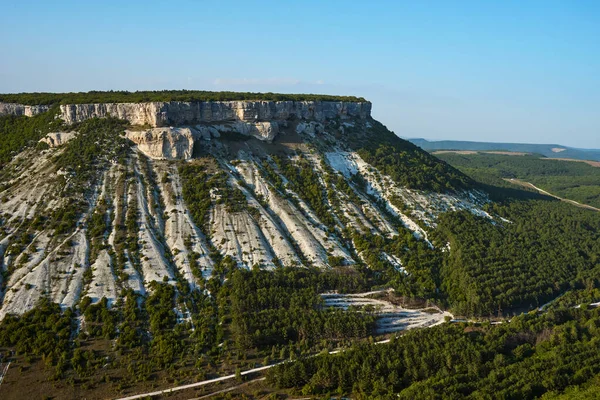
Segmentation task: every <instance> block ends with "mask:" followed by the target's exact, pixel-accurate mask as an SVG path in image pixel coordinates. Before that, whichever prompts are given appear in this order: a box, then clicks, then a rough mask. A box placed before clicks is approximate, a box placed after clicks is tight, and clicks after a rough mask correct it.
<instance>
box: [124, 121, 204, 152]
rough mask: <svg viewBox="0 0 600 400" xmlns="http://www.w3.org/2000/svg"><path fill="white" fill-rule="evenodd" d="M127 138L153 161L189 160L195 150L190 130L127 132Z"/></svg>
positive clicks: (170, 129)
mask: <svg viewBox="0 0 600 400" xmlns="http://www.w3.org/2000/svg"><path fill="white" fill-rule="evenodd" d="M126 135H127V138H128V139H129V140H131V141H132V142H133V143H135V144H136V145H137V146H138V149H139V150H140V151H141V152H143V153H144V154H146V155H147V156H148V157H150V158H153V159H157V160H160V159H168V160H173V159H182V160H189V159H190V158H191V157H192V152H193V150H194V134H193V133H192V131H191V130H190V128H153V129H148V130H143V131H126Z"/></svg>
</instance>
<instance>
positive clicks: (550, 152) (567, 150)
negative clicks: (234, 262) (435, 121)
mask: <svg viewBox="0 0 600 400" xmlns="http://www.w3.org/2000/svg"><path fill="white" fill-rule="evenodd" d="M408 140H409V141H410V142H411V143H414V144H416V145H417V146H419V147H421V148H422V149H425V150H427V151H435V150H471V151H511V152H523V153H532V154H541V155H543V156H545V157H549V158H573V159H576V160H594V161H600V150H598V149H577V148H573V147H568V146H561V145H558V144H526V143H493V142H468V141H462V140H440V141H429V140H425V139H408Z"/></svg>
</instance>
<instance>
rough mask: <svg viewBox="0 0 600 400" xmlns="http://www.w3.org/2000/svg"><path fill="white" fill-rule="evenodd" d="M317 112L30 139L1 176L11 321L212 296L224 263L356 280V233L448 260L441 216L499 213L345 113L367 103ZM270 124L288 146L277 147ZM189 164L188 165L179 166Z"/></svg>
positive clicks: (89, 123)
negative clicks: (51, 310) (175, 289)
mask: <svg viewBox="0 0 600 400" xmlns="http://www.w3.org/2000/svg"><path fill="white" fill-rule="evenodd" d="M294 104H295V103H294ZM75 107H78V106H75ZM84 107H85V105H84ZM170 107H171V108H173V107H174V106H173V103H171V105H170ZM244 107H245V105H244ZM249 107H250V108H252V107H254V105H253V104H249ZM259 107H263V108H264V107H265V106H264V105H262V104H261V105H259ZM269 107H271V106H270V105H267V108H269ZM278 107H279V106H278V105H277V104H275V106H274V108H273V109H275V110H277V109H278ZM286 107H288V108H289V106H286ZM294 107H295V105H292V108H291V109H294ZM305 107H307V106H306V105H304V104H303V105H302V110H304V109H307V110H308V111H307V112H308V114H306V115H305V116H304V117H300V118H297V119H294V117H293V116H292V117H291V118H292V119H290V116H287V119H285V120H281V119H273V120H268V121H259V122H254V120H253V119H252V122H247V121H243V120H238V121H227V120H226V121H211V122H210V123H209V124H207V123H202V122H201V124H200V125H191V126H188V127H186V128H150V129H147V128H135V127H134V128H133V130H132V128H127V126H126V125H124V124H125V123H126V122H120V121H119V120H115V119H111V118H106V119H96V118H92V119H85V117H83V118H82V117H76V118H74V119H75V120H81V121H82V122H78V123H75V124H71V125H69V126H67V125H65V126H64V127H62V128H63V130H68V131H71V132H75V134H72V135H70V136H68V137H69V138H71V139H70V140H69V141H67V142H66V143H64V144H62V145H57V146H54V142H51V141H48V140H47V141H46V142H40V144H38V145H36V146H35V148H34V146H33V144H34V143H35V142H34V141H31V142H30V143H29V145H28V146H25V147H24V151H23V152H22V153H21V154H19V155H18V156H16V157H15V158H14V159H13V160H12V161H11V162H9V163H8V164H7V165H6V166H5V167H3V169H2V182H3V190H2V192H1V193H0V196H1V198H2V204H0V212H1V214H2V215H3V218H2V237H1V242H0V243H2V246H1V250H2V251H1V252H0V255H1V258H0V260H1V261H2V268H3V270H4V271H5V273H4V274H3V291H2V293H3V301H2V308H1V311H0V313H1V316H4V315H6V314H9V313H18V314H20V313H23V312H25V311H27V310H29V309H31V308H32V307H33V306H34V305H35V304H36V302H37V301H38V300H39V299H40V298H42V297H49V298H50V299H51V300H52V301H53V302H57V303H59V304H61V306H62V307H73V306H75V305H77V303H78V302H79V301H80V299H81V298H83V297H85V296H89V297H90V298H91V301H92V304H94V303H96V302H98V301H100V299H102V298H103V297H105V298H107V299H108V301H109V303H108V304H109V305H111V304H114V303H116V302H118V301H119V298H120V297H121V296H120V295H119V293H120V292H122V291H123V290H127V289H131V290H133V291H134V292H136V293H139V294H144V293H146V292H147V290H149V284H150V283H151V282H152V281H158V282H162V281H164V282H169V283H171V284H173V285H175V284H176V283H177V282H185V283H187V284H188V285H189V286H190V287H192V288H194V287H198V286H202V285H203V283H202V282H203V281H204V280H205V279H208V278H210V276H211V275H212V269H213V268H214V265H215V263H216V262H218V260H219V259H221V258H222V257H229V258H231V259H232V260H234V261H235V263H236V264H237V265H238V266H239V267H243V268H251V267H252V266H260V267H261V268H266V269H273V268H276V267H277V266H315V267H319V268H332V267H337V266H344V267H348V268H351V267H352V266H353V265H356V264H357V263H358V264H364V263H365V262H364V261H363V258H364V255H362V254H358V253H357V251H356V249H355V245H354V244H353V241H352V236H353V234H354V232H356V233H368V234H372V235H379V236H382V237H393V236H397V235H398V234H399V230H401V231H407V232H411V233H412V234H413V235H414V237H415V238H416V239H419V240H423V241H424V242H426V243H428V245H429V246H431V247H433V246H434V244H432V243H431V242H430V241H429V240H428V239H427V237H428V236H427V230H428V229H430V228H431V227H434V226H435V223H436V222H435V221H436V218H437V216H438V215H439V213H441V212H444V211H448V210H454V209H456V210H458V209H468V210H471V211H472V212H474V213H477V214H478V215H487V213H485V212H484V211H482V210H481V209H480V207H481V206H482V205H483V204H485V203H486V202H487V199H486V196H485V194H484V193H482V192H479V191H477V190H475V189H472V188H471V186H470V185H471V181H470V180H469V179H468V178H466V177H465V176H464V175H462V174H460V173H459V172H458V171H456V170H455V169H453V168H452V167H450V166H448V165H447V164H445V163H443V162H441V161H439V160H437V159H436V158H434V157H432V156H430V155H428V154H427V153H425V152H423V151H422V150H420V149H419V148H417V147H415V146H413V145H411V144H409V143H407V142H405V141H403V140H401V139H399V138H397V137H396V136H395V135H394V134H393V133H391V132H389V131H387V129H386V128H385V127H384V126H383V125H381V124H379V123H377V122H376V121H373V120H372V119H371V118H370V117H369V116H368V114H364V113H362V111H360V112H357V113H355V114H354V113H353V111H351V113H353V114H346V110H354V109H357V110H360V103H358V106H355V105H353V104H348V105H344V106H343V107H342V108H340V109H337V108H330V109H331V110H332V111H325V110H327V109H328V107H329V105H328V104H326V103H320V104H317V109H318V108H321V109H323V110H324V113H323V114H320V112H319V113H315V111H311V109H310V107H311V106H310V104H309V105H308V108H305ZM353 107H354V108H353ZM139 109H143V107H140V108H139ZM82 110H84V108H82ZM213 110H214V107H213ZM259 110H260V109H259ZM71 111H73V109H71ZM53 112H55V111H48V112H47V113H53ZM78 112H79V110H78V109H77V108H76V109H75V113H76V114H77V113H78ZM81 112H83V111H81ZM259 112H260V111H259ZM219 113H221V114H223V113H225V114H227V112H226V111H225V112H224V111H223V110H221V111H219ZM328 113H329V114H328ZM332 113H338V115H336V116H333V114H332ZM44 115H46V114H44V113H43V114H40V116H44ZM63 115H64V113H63ZM82 115H84V114H82ZM85 115H87V114H85ZM94 115H95V114H94ZM107 115H108V113H107ZM128 115H129V117H130V118H132V119H133V120H138V119H139V118H138V117H137V116H135V115H131V114H128ZM213 115H214V114H213ZM219 115H220V114H219ZM242 115H243V114H242ZM274 115H275V116H277V113H275V114H274ZM90 116H92V115H90ZM172 116H173V115H171V116H168V118H171V117H172ZM3 118H4V119H6V120H7V122H6V126H10V124H11V123H12V124H17V123H19V124H20V123H21V121H29V120H28V119H27V118H28V117H17V118H16V119H15V117H12V116H9V117H3ZM19 118H20V119H19ZM33 118H38V117H37V116H36V117H33ZM252 118H253V117H252ZM9 119H10V120H9ZM47 121H48V122H47V123H48V127H53V128H56V126H55V125H56V122H55V120H53V119H47ZM196 122H198V121H196ZM267 125H270V126H271V127H275V126H276V128H275V130H276V135H275V134H272V133H268V134H267V135H266V137H265V135H264V133H265V131H263V130H261V129H262V127H264V126H267ZM125 128H127V129H128V130H127V131H126V132H124V130H125ZM7 129H9V128H7ZM48 129H50V128H48ZM40 132H41V133H40V134H39V135H38V136H42V134H43V133H44V132H43V131H40ZM52 135H54V136H53V137H57V135H56V134H51V135H49V136H52ZM6 137H7V138H8V136H6ZM63 137H67V136H65V135H64V134H63ZM126 137H127V138H130V139H131V140H133V141H134V142H131V141H129V140H128V139H126ZM36 138H37V137H35V138H33V139H36ZM264 139H267V140H270V141H271V143H269V142H268V141H267V142H265V141H264ZM47 142H49V143H53V147H49V146H48V145H47ZM21 147H22V146H21ZM192 155H193V159H192ZM177 159H187V160H188V161H187V162H184V161H169V160H177ZM369 161H370V162H371V164H369ZM431 189H433V190H437V191H440V190H445V191H446V193H434V192H430V190H431ZM490 218H491V217H490ZM382 257H383V256H382ZM396 257H402V258H404V257H409V256H406V255H404V254H400V253H399V254H396ZM366 265H367V266H368V263H366ZM408 272H409V273H410V272H411V271H408Z"/></svg>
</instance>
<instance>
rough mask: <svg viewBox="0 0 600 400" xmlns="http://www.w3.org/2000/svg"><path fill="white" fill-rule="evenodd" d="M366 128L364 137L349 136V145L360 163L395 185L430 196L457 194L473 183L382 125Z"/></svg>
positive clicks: (353, 134)
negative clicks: (370, 167)
mask: <svg viewBox="0 0 600 400" xmlns="http://www.w3.org/2000/svg"><path fill="white" fill-rule="evenodd" d="M370 124H371V127H370V128H367V131H366V134H362V135H361V134H359V133H356V132H351V133H350V134H349V137H348V140H349V143H350V145H351V147H352V148H354V149H355V150H356V151H357V152H358V154H359V155H360V156H361V157H362V159H363V160H365V161H366V162H367V163H369V164H371V165H372V166H374V167H375V168H377V169H378V170H379V171H380V172H381V173H383V174H385V175H388V176H390V177H391V178H392V179H393V180H394V182H396V183H397V184H399V185H401V186H406V187H408V188H411V189H422V190H431V191H434V192H448V191H458V190H463V189H468V188H471V187H472V186H473V181H472V180H471V179H469V178H468V177H467V176H466V175H464V174H462V173H461V172H460V171H458V170H457V169H455V168H454V167H452V166H450V165H449V164H447V163H446V162H444V161H441V160H440V159H438V158H436V157H434V156H432V155H431V154H429V153H427V152H426V151H424V150H422V149H421V148H419V147H417V146H415V145H414V144H412V143H410V142H408V141H406V140H403V139H400V138H399V137H398V136H396V134H395V133H393V132H391V131H390V130H388V129H387V128H386V127H385V126H384V125H383V124H381V123H379V122H377V121H374V120H372V121H370Z"/></svg>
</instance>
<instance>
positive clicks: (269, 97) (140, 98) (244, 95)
mask: <svg viewBox="0 0 600 400" xmlns="http://www.w3.org/2000/svg"><path fill="white" fill-rule="evenodd" d="M236 100H248V101H258V100H262V101H346V102H366V100H365V99H364V98H363V97H356V96H336V95H325V94H292V93H288V94H283V93H252V92H211V91H206V90H144V91H136V92H128V91H106V92H103V91H90V92H71V93H42V92H40V93H5V94H0V102H5V103H18V104H26V105H51V104H91V103H143V102H151V101H152V102H154V101H156V102H158V101H236Z"/></svg>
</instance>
